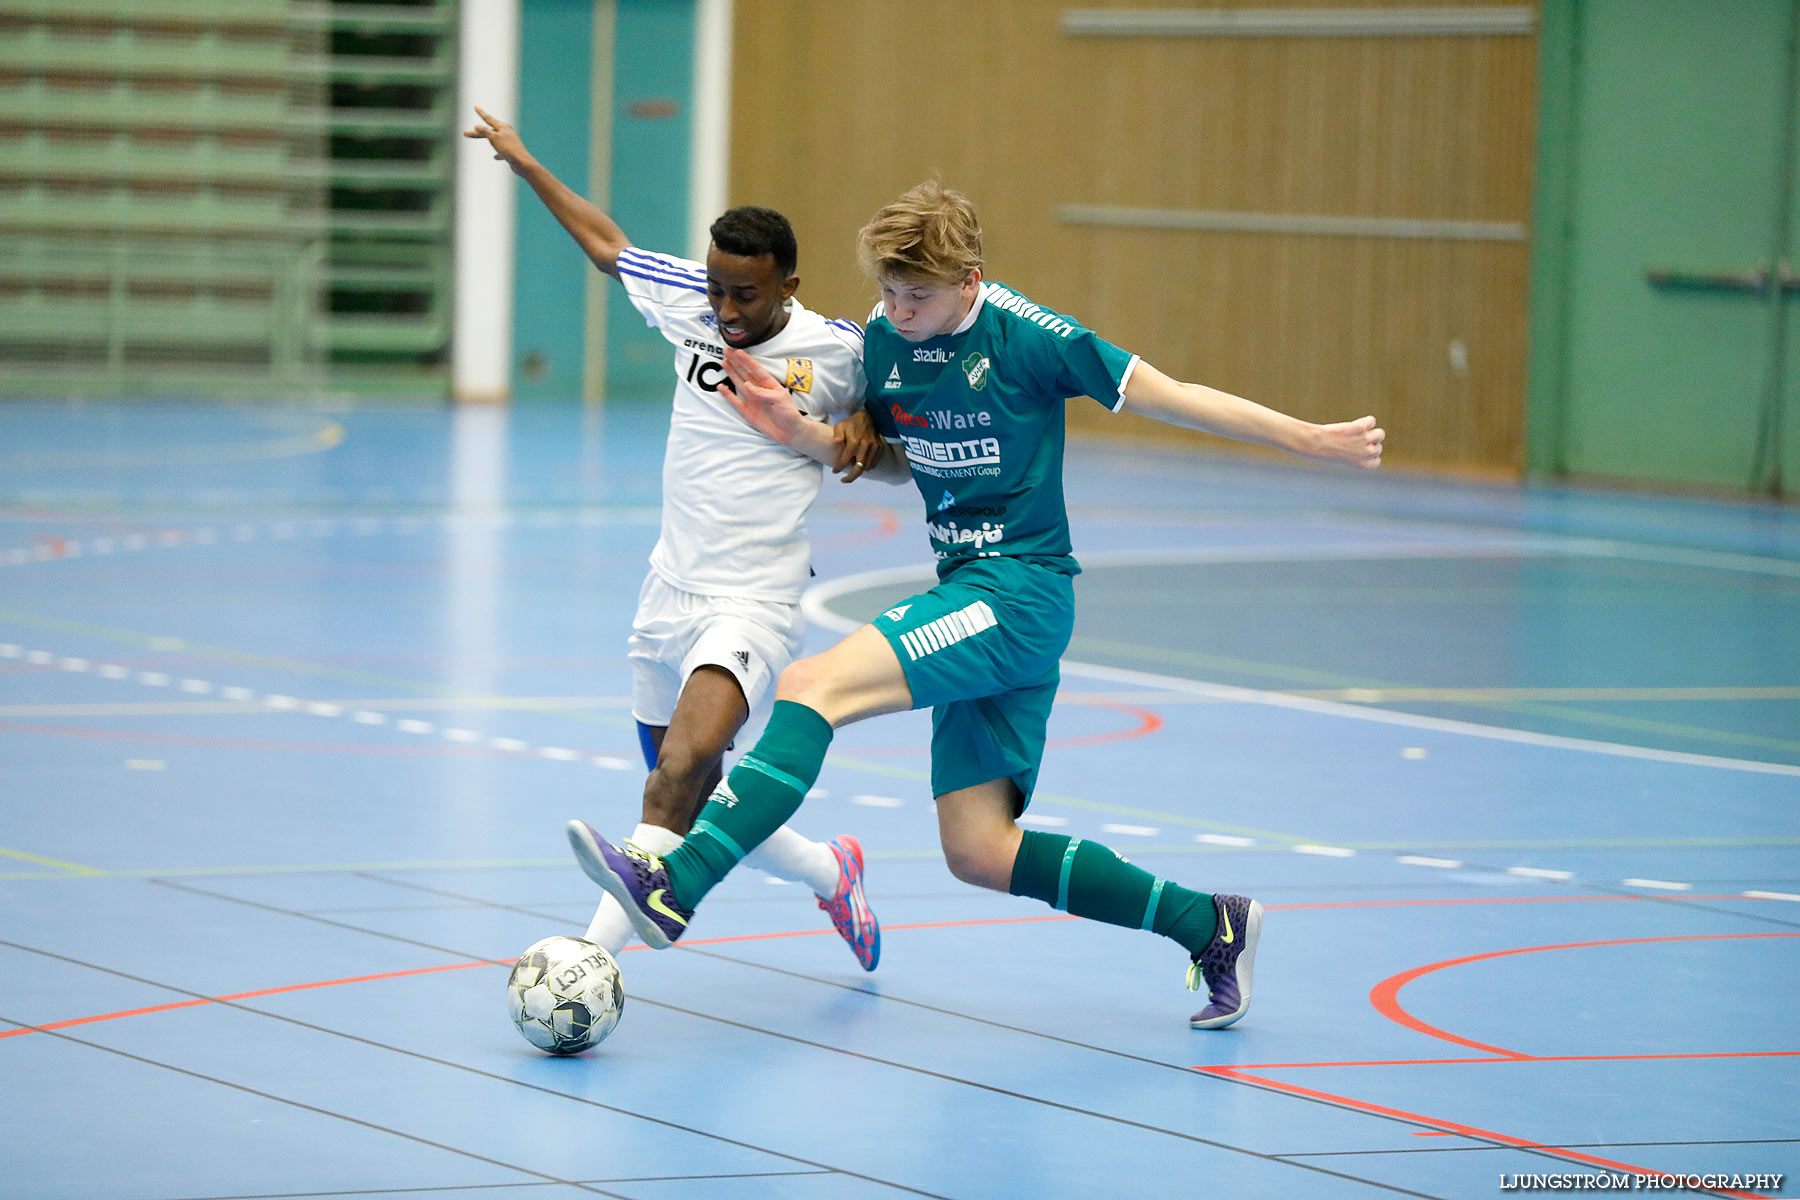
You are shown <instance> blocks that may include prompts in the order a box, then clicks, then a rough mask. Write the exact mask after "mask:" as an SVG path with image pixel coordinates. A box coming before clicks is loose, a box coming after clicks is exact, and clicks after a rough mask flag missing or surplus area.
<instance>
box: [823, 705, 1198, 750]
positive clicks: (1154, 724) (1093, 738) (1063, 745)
mask: <svg viewBox="0 0 1800 1200" xmlns="http://www.w3.org/2000/svg"><path fill="white" fill-rule="evenodd" d="M1059 699H1060V700H1061V701H1062V702H1064V703H1069V704H1085V705H1087V706H1089V707H1090V708H1107V709H1111V710H1112V711H1114V712H1120V713H1124V714H1125V715H1126V716H1128V717H1131V718H1133V719H1134V720H1135V721H1136V722H1137V724H1135V725H1133V726H1132V727H1131V728H1130V729H1116V730H1113V731H1111V732H1110V733H1083V734H1078V735H1076V736H1074V737H1060V738H1051V739H1050V740H1049V741H1047V742H1045V743H1044V745H1045V748H1047V749H1050V750H1078V749H1082V748H1084V747H1087V746H1110V745H1112V744H1113V743H1115V742H1129V741H1133V740H1135V739H1137V738H1141V737H1149V736H1150V735H1151V734H1153V733H1155V732H1157V731H1158V730H1160V729H1161V728H1162V727H1163V719H1162V717H1161V716H1160V715H1159V714H1157V713H1154V712H1151V711H1150V710H1149V709H1147V708H1140V707H1139V706H1138V705H1135V704H1124V703H1121V702H1119V701H1117V700H1096V699H1088V700H1082V699H1080V698H1078V697H1074V696H1064V697H1059ZM849 753H850V754H852V755H860V756H862V757H865V758H899V757H913V758H923V757H924V756H925V755H927V754H930V753H931V747H930V746H858V747H854V748H852V749H850V750H849Z"/></svg>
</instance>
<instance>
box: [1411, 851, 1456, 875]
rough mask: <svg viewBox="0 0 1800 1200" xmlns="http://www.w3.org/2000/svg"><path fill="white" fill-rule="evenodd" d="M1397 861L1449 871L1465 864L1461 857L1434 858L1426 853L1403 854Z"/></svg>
mask: <svg viewBox="0 0 1800 1200" xmlns="http://www.w3.org/2000/svg"><path fill="white" fill-rule="evenodd" d="M1395 861H1396V862H1401V863H1405V864H1406V865H1407V866H1409V867H1442V868H1443V869H1444V870H1447V871H1449V870H1454V869H1456V868H1457V867H1460V866H1462V865H1463V864H1462V859H1460V858H1432V857H1430V856H1429V855H1425V854H1402V855H1401V856H1400V857H1399V858H1397V859H1396V860H1395Z"/></svg>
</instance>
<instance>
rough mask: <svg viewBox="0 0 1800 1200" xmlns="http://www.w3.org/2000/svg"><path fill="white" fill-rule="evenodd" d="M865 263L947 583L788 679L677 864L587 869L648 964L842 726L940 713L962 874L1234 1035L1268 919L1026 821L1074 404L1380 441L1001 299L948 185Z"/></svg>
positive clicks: (1257, 435)
mask: <svg viewBox="0 0 1800 1200" xmlns="http://www.w3.org/2000/svg"><path fill="white" fill-rule="evenodd" d="M857 256H858V258H859V260H860V261H861V264H862V267H863V269H864V270H865V271H866V272H867V273H868V274H869V275H870V276H871V277H872V278H873V279H874V280H875V282H876V283H877V284H878V285H879V286H880V289H881V305H880V307H879V308H877V309H876V311H875V313H874V315H873V316H872V317H871V318H870V321H869V325H868V329H867V331H866V341H865V345H864V352H863V371H864V374H865V376H866V380H867V404H868V407H869V409H870V411H871V412H872V413H873V415H874V417H875V420H876V424H877V427H878V428H879V429H880V430H881V433H882V435H883V437H884V438H885V439H886V441H887V443H888V444H889V445H890V446H891V447H895V448H897V449H899V450H900V451H901V455H900V456H886V455H884V458H883V462H882V463H881V464H879V465H877V466H876V468H875V471H876V473H878V474H883V473H886V474H890V475H891V474H892V473H895V472H898V471H899V470H901V469H902V468H903V466H904V468H905V469H910V471H911V475H912V479H913V481H914V482H915V483H916V484H917V485H918V487H919V491H920V494H921V495H922V496H923V497H924V500H925V519H926V528H927V531H928V533H929V535H930V539H931V547H932V549H933V550H934V551H935V552H936V554H937V558H938V568H937V570H938V585H937V586H936V587H934V588H932V589H931V590H930V591H928V592H924V593H921V594H919V595H916V596H911V597H908V598H906V599H904V600H902V601H900V602H899V603H897V604H895V605H894V606H893V607H892V608H889V609H888V610H887V611H886V612H884V613H882V614H881V616H879V617H877V618H876V619H875V620H874V621H873V622H872V623H871V624H868V625H865V626H863V627H862V628H861V629H858V630H857V631H856V632H855V633H852V634H850V635H849V636H848V637H846V638H845V639H844V640H843V641H841V642H839V643H838V644H837V645H836V646H834V647H832V648H831V649H830V650H827V651H826V652H825V653H823V654H820V655H816V656H814V657H812V658H806V659H802V660H800V661H798V662H795V663H793V664H792V665H791V666H789V667H788V668H787V669H786V670H784V671H783V672H782V673H781V677H780V679H779V680H778V682H777V684H776V691H775V696H776V703H775V709H774V713H773V715H772V716H771V717H770V719H769V723H768V727H767V729H766V730H765V731H764V733H763V735H762V737H761V739H760V740H758V742H757V743H756V746H755V748H754V749H752V750H751V751H750V752H749V753H748V754H746V755H745V756H744V757H743V758H742V759H741V760H740V761H739V762H738V764H737V766H736V767H734V768H733V769H732V771H731V774H730V775H729V776H728V777H727V778H726V780H725V782H724V783H722V784H721V785H720V786H719V788H718V790H717V791H715V792H714V793H713V796H712V798H711V799H710V800H709V801H708V802H707V804H706V807H705V809H704V810H702V812H701V814H700V817H699V819H698V820H696V821H695V822H694V827H693V830H692V832H690V833H689V834H688V838H687V841H686V842H685V843H683V844H682V845H681V846H680V847H679V848H677V849H676V850H674V851H672V852H671V853H670V854H669V855H668V856H667V857H664V858H658V857H656V856H654V855H650V854H647V853H644V852H643V851H640V850H638V849H637V848H635V847H631V846H627V847H626V848H624V849H622V850H621V849H617V848H615V847H613V846H612V845H610V844H609V843H607V842H605V841H604V840H602V839H600V838H599V837H598V835H596V834H595V833H594V832H593V830H592V829H590V828H589V827H588V826H587V825H585V824H583V823H581V822H579V821H577V822H571V823H570V826H569V838H570V842H571V844H572V845H573V847H574V849H575V853H576V857H577V858H578V859H579V860H580V862H581V865H582V868H583V870H585V871H586V872H587V873H588V874H589V876H591V877H592V878H593V879H594V880H595V881H596V882H598V883H599V884H600V885H601V886H602V887H604V888H606V889H607V891H609V892H610V893H612V895H614V896H615V897H616V898H617V899H618V900H619V901H620V902H621V903H622V904H623V905H624V908H625V911H626V913H627V914H628V915H629V916H630V917H631V919H632V923H633V925H634V926H635V927H636V928H637V930H638V932H639V933H640V934H641V935H642V936H643V939H644V941H645V942H646V943H648V944H650V945H652V946H657V947H663V946H667V945H669V944H671V943H672V942H674V941H675V940H676V939H677V938H679V937H680V936H681V934H682V932H683V931H684V930H685V929H686V927H687V922H688V919H689V917H690V916H691V915H692V913H693V910H694V908H695V906H696V905H698V904H699V903H700V900H701V898H702V897H704V896H705V895H706V893H707V892H708V891H709V890H710V889H711V888H712V887H713V886H714V885H715V884H717V883H718V882H719V880H721V879H722V878H724V876H725V874H726V873H727V872H728V871H730V870H731V868H732V867H734V866H736V865H737V863H738V861H739V860H740V859H741V858H743V857H744V855H745V854H746V853H748V852H749V851H750V850H752V849H753V848H754V847H755V846H756V845H757V844H758V843H760V842H761V841H762V839H763V838H765V837H767V836H768V835H769V834H770V833H771V832H773V831H774V830H775V829H777V828H779V827H780V826H781V825H782V823H783V822H785V821H786V820H787V819H788V817H789V816H791V815H792V814H793V812H794V811H795V810H796V809H797V808H798V807H799V805H800V801H801V798H802V797H803V796H805V794H806V792H807V790H808V789H809V788H810V787H811V786H812V784H813V781H814V779H816V778H817V776H818V773H819V768H820V766H821V764H822V763H823V762H824V758H825V751H826V748H827V747H828V746H829V744H830V742H831V737H832V731H833V730H834V729H837V728H839V727H841V726H844V725H848V724H850V723H851V722H854V721H860V720H862V719H863V718H865V717H872V716H876V715H879V714H881V713H890V712H900V711H904V710H907V709H914V708H925V707H930V708H931V710H932V738H931V790H932V794H933V795H934V796H935V797H936V800H937V814H938V831H939V837H940V840H941V842H942V844H943V848H944V858H945V861H946V862H947V863H948V865H949V867H950V871H951V873H952V874H954V875H955V876H956V877H957V878H958V879H961V880H963V881H964V882H966V883H972V884H977V885H979V886H981V887H987V888H993V889H995V890H996V891H1007V892H1011V893H1012V894H1014V895H1019V896H1032V897H1035V898H1037V899H1039V900H1042V901H1044V902H1045V903H1047V904H1052V905H1054V906H1056V908H1058V909H1060V910H1062V911H1064V912H1069V913H1073V914H1074V915H1076V916H1080V917H1088V918H1092V919H1093V920H1097V921H1105V922H1107V923H1108V924H1113V925H1124V926H1127V927H1129V928H1134V929H1140V928H1141V929H1148V930H1152V931H1154V932H1156V933H1159V934H1161V935H1163V936H1164V937H1168V938H1171V939H1173V940H1174V941H1176V942H1178V943H1180V944H1181V946H1182V948H1183V949H1184V950H1186V951H1187V952H1188V954H1189V956H1190V958H1191V966H1190V967H1189V969H1188V986H1189V987H1190V988H1197V987H1199V986H1200V984H1201V983H1202V982H1204V983H1205V985H1206V988H1207V990H1208V993H1209V995H1208V1003H1207V1005H1206V1006H1205V1007H1204V1008H1202V1009H1201V1010H1200V1011H1199V1012H1197V1013H1195V1014H1194V1015H1193V1016H1192V1017H1191V1018H1190V1020H1189V1024H1190V1025H1192V1026H1193V1027H1194V1028H1196V1029H1218V1028H1222V1027H1224V1026H1226V1025H1230V1024H1231V1023H1232V1022H1234V1021H1236V1020H1237V1019H1238V1018H1240V1017H1242V1016H1243V1015H1244V1012H1245V1010H1246V1009H1248V1008H1249V1005H1250V987H1251V970H1252V966H1253V963H1254V958H1255V954H1256V943H1257V938H1258V936H1259V934H1260V932H1261V926H1262V906H1261V905H1260V904H1258V903H1257V902H1256V901H1254V900H1251V899H1249V898H1248V897H1246V896H1234V895H1227V894H1223V893H1221V894H1217V895H1213V894H1208V893H1204V892H1195V891H1191V890H1189V889H1188V888H1185V887H1182V886H1181V885H1180V884H1178V883H1175V882H1173V881H1171V880H1167V879H1162V878H1159V877H1157V876H1154V875H1151V874H1150V873H1149V872H1147V871H1144V870H1142V869H1141V868H1139V867H1136V866H1133V865H1132V864H1130V863H1128V862H1126V861H1125V860H1124V859H1123V858H1121V857H1120V856H1119V855H1118V854H1117V853H1115V852H1114V851H1112V850H1110V849H1108V848H1107V847H1105V846H1102V845H1099V844H1098V843H1095V842H1091V841H1087V840H1085V839H1082V838H1070V837H1065V836H1063V835H1061V834H1052V833H1043V832H1040V831H1038V830H1028V829H1021V828H1020V827H1019V824H1018V818H1019V816H1020V815H1021V814H1022V813H1023V812H1024V810H1025V806H1026V804H1027V803H1029V802H1030V799H1031V791H1032V786H1033V784H1034V783H1035V781H1036V778H1037V771H1038V764H1039V762H1040V761H1041V759H1042V758H1043V751H1044V734H1045V726H1046V723H1047V722H1048V720H1049V716H1050V705H1051V701H1052V699H1053V697H1054V696H1055V693H1056V685H1057V679H1058V671H1057V662H1058V660H1059V659H1060V658H1061V656H1062V653H1063V650H1064V649H1065V648H1066V647H1067V645H1068V642H1069V636H1070V633H1071V632H1072V630H1073V627H1074V618H1075V609H1074V592H1073V587H1072V584H1073V580H1074V576H1075V574H1076V572H1077V571H1079V570H1080V567H1079V566H1078V565H1077V564H1076V562H1075V559H1074V558H1073V557H1072V555H1071V552H1070V545H1069V521H1068V512H1067V509H1066V507H1065V505H1064V503H1063V489H1062V469H1063V436H1064V434H1063V430H1064V425H1063V404H1064V400H1065V398H1066V397H1069V396H1076V395H1083V394H1085V395H1089V396H1093V397H1095V398H1097V399H1099V400H1100V401H1101V402H1102V403H1104V404H1106V405H1107V406H1108V407H1109V408H1111V409H1113V410H1115V411H1118V410H1121V409H1124V410H1129V411H1131V412H1136V413H1141V414H1143V415H1144V416H1148V417H1154V418H1156V419H1157V420H1160V421H1166V422H1168V423H1170V424H1173V425H1182V426H1186V427H1188V428H1192V429H1201V430H1205V431H1207V432H1210V433H1215V434H1220V435H1223V436H1225V437H1230V438H1236V439H1238V440H1241V441H1248V442H1258V443H1261V444H1263V445H1268V446H1274V447H1277V448H1279V449H1282V450H1286V451H1289V452H1291V453H1294V454H1298V455H1301V456H1304V457H1307V458H1314V459H1319V460H1321V461H1324V462H1330V463H1339V464H1343V465H1347V466H1354V467H1376V466H1379V465H1380V463H1381V443H1382V439H1383V438H1384V437H1385V434H1384V433H1383V431H1382V430H1380V429H1378V428H1376V425H1375V419H1374V418H1373V417H1364V418H1362V419H1361V420H1358V421H1350V422H1345V423H1342V424H1335V425H1315V424H1312V423H1311V422H1307V421H1302V420H1299V419H1297V418H1294V417H1289V416H1286V415H1283V414H1281V413H1278V412H1275V411H1274V410H1272V409H1269V408H1265V407H1263V406H1262V405H1259V404H1255V403H1252V402H1251V401H1248V400H1244V399H1240V398H1239V397H1236V396H1232V395H1228V394H1226V393H1224V392H1220V391H1215V390H1214V389H1212V388H1208V387H1202V386H1200V385H1198V384H1192V383H1182V382H1179V381H1177V380H1175V379H1171V378H1170V377H1169V376H1167V375H1164V374H1163V373H1162V372H1160V371H1158V370H1157V369H1156V368H1154V367H1152V366H1151V365H1150V364H1149V363H1146V362H1144V361H1142V360H1141V359H1139V358H1138V357H1137V356H1136V355H1134V354H1131V353H1128V352H1127V351H1124V350H1121V349H1119V348H1118V347H1117V346H1114V345H1112V344H1111V343H1109V342H1106V341H1104V340H1102V339H1101V338H1099V337H1096V336H1095V335H1094V334H1093V333H1092V332H1090V331H1089V330H1086V329H1084V328H1082V327H1081V326H1080V325H1079V324H1077V323H1075V322H1074V321H1072V320H1070V319H1068V318H1067V317H1064V316H1062V315H1060V314H1058V313H1055V312H1052V311H1051V310H1049V309H1046V308H1042V307H1040V306H1038V305H1036V304H1033V303H1031V302H1030V301H1029V300H1027V299H1025V297H1023V296H1021V295H1019V294H1018V293H1017V292H1014V291H1012V290H1011V289H1009V288H1007V287H1004V286H1003V285H1001V284H998V283H986V282H984V281H983V280H982V257H981V228H980V225H979V223H978V222H977V221H976V218H975V211H974V209H973V207H972V206H971V205H970V204H969V202H968V200H967V199H966V198H965V197H963V196H962V195H961V194H959V193H957V192H954V191H950V190H947V189H945V188H944V187H942V186H941V185H939V184H937V183H935V182H933V183H926V184H922V185H921V186H919V187H916V188H914V189H912V190H911V191H910V192H908V193H906V195H904V196H902V197H901V198H900V199H899V200H897V201H895V202H894V203H893V204H890V205H888V206H887V207H885V208H883V209H882V210H881V211H880V212H878V213H876V214H875V217H874V219H873V220H871V221H870V222H869V224H868V225H866V226H865V227H864V228H863V230H862V232H861V234H860V236H859V239H858V245H857ZM725 367H726V371H727V373H728V374H729V375H730V379H731V384H732V396H733V400H734V403H735V404H736V405H737V407H738V410H739V411H740V412H741V413H743V414H744V416H745V418H746V419H747V420H749V421H750V422H751V424H752V425H754V426H756V427H757V428H758V429H760V430H762V431H763V432H765V433H767V434H768V435H769V436H771V437H773V438H775V439H776V440H777V441H781V442H783V443H785V444H789V445H793V446H795V447H796V448H797V449H803V448H804V443H805V442H806V441H807V439H817V438H820V437H829V436H830V431H829V430H826V429H824V428H823V427H821V426H817V425H816V423H810V422H807V421H805V420H803V419H802V418H801V417H800V415H799V413H798V411H797V410H796V408H795V406H794V404H793V402H792V398H791V397H790V396H789V395H788V394H787V392H786V391H785V390H784V389H783V388H782V386H781V384H780V381H778V380H777V379H775V378H774V376H772V375H770V374H769V373H768V372H767V371H765V370H763V369H762V368H761V367H760V366H758V365H757V364H756V363H755V362H754V361H752V360H751V359H750V358H749V357H748V356H747V355H745V354H743V353H741V352H735V351H728V352H727V353H726V355H725ZM901 457H903V458H904V464H902V462H901V461H900V459H901Z"/></svg>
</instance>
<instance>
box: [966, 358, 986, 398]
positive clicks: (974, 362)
mask: <svg viewBox="0 0 1800 1200" xmlns="http://www.w3.org/2000/svg"><path fill="white" fill-rule="evenodd" d="M962 369H963V374H964V375H967V376H968V377H969V387H970V388H971V389H973V390H974V391H977V392H979V391H980V390H981V389H982V388H983V387H984V386H986V384H987V379H988V358H987V355H985V354H971V355H969V357H967V358H965V359H963V361H962Z"/></svg>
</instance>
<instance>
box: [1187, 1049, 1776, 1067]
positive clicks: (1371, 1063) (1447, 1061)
mask: <svg viewBox="0 0 1800 1200" xmlns="http://www.w3.org/2000/svg"><path fill="white" fill-rule="evenodd" d="M1796 1057H1800V1050H1707V1051H1696V1052H1693V1053H1687V1054H1519V1055H1510V1054H1509V1055H1507V1056H1506V1057H1504V1058H1370V1059H1362V1060H1337V1061H1332V1062H1274V1063H1232V1064H1231V1069H1232V1070H1234V1071H1276V1070H1282V1071H1291V1070H1297V1069H1300V1068H1303V1067H1445V1066H1463V1065H1465V1064H1469V1063H1477V1064H1488V1063H1558V1062H1662V1061H1664V1060H1668V1059H1689V1058H1796ZM1194 1069H1195V1070H1196V1071H1204V1070H1207V1069H1208V1068H1207V1067H1205V1066H1196V1067H1195V1068H1194Z"/></svg>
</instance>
